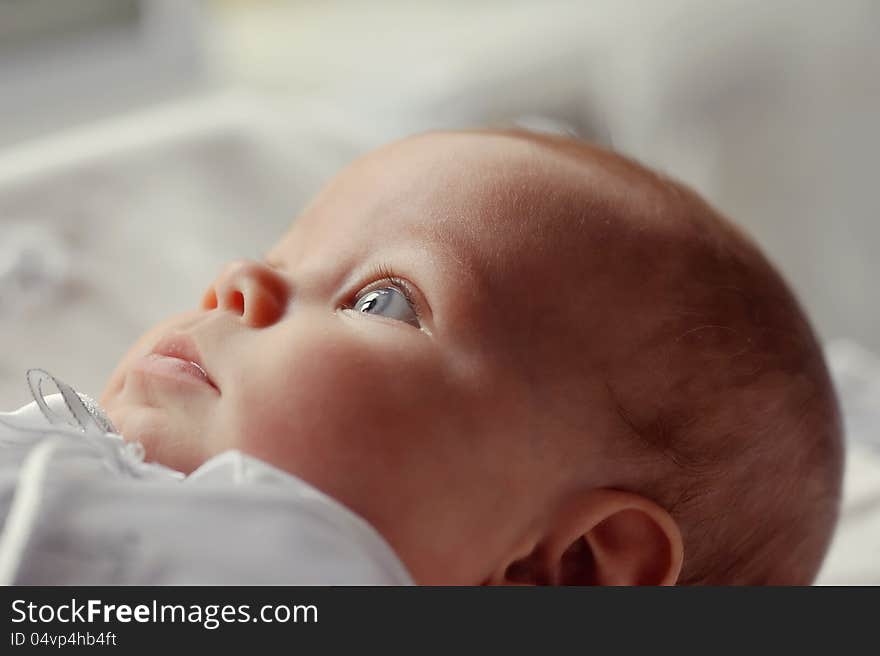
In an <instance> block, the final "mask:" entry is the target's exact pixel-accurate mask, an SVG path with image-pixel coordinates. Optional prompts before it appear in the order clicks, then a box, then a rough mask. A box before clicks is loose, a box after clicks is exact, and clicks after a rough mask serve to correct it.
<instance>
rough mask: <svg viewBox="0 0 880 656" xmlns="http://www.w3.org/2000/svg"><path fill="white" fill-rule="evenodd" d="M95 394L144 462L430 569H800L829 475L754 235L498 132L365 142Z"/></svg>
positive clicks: (804, 376)
mask: <svg viewBox="0 0 880 656" xmlns="http://www.w3.org/2000/svg"><path fill="white" fill-rule="evenodd" d="M100 405H101V406H102V407H103V408H104V409H105V411H106V413H107V415H108V416H109V418H110V420H111V421H112V423H113V424H114V425H115V427H116V430H117V431H118V432H119V433H121V434H122V435H123V436H124V438H125V439H126V440H127V441H130V442H138V443H140V444H142V445H143V447H144V449H145V453H146V459H147V460H148V461H153V462H156V463H161V464H162V465H165V466H166V467H169V468H172V469H174V470H177V471H179V472H183V473H184V474H188V473H191V472H193V471H195V470H197V469H198V468H199V467H200V466H202V465H203V464H204V463H205V462H207V461H209V460H211V459H212V458H214V457H216V456H218V455H219V454H221V453H224V452H227V451H229V450H236V451H239V452H241V453H243V454H247V455H248V456H250V457H252V458H255V459H257V460H258V461H261V462H265V463H270V464H271V465H273V466H274V467H276V468H278V469H279V470H282V471H284V472H287V473H289V474H292V475H294V476H295V477H297V478H298V479H301V480H303V481H305V482H307V483H308V484H310V485H312V486H314V487H315V488H317V489H319V490H321V491H323V493H325V494H326V495H328V496H329V497H330V498H333V499H335V500H336V501H338V502H340V503H341V504H342V505H343V506H344V507H346V508H348V509H350V510H351V511H353V512H354V513H355V514H356V515H357V516H359V517H360V518H363V519H364V520H366V522H367V523H368V524H369V525H371V526H372V527H373V528H375V529H376V531H378V533H379V534H381V536H382V537H383V538H384V539H385V540H386V541H387V543H388V545H390V547H391V548H392V549H393V552H394V553H395V554H396V555H397V556H398V557H399V558H400V560H401V561H402V563H403V564H404V565H405V567H406V569H407V570H408V572H409V574H410V575H411V576H412V579H413V580H414V581H415V582H416V583H419V584H453V585H457V584H465V585H473V584H554V585H571V584H573V585H592V584H612V585H618V584H673V583H679V584H697V583H702V584H763V583H769V584H807V583H809V582H810V581H811V580H812V579H813V577H814V575H815V573H816V571H817V569H818V567H819V565H820V563H821V561H822V558H823V555H824V553H825V550H826V548H827V545H828V543H829V540H830V537H831V534H832V531H833V528H834V525H835V521H836V515H837V507H838V500H839V495H840V482H841V459H842V446H841V429H840V420H839V414H838V408H837V404H836V400H835V395H834V391H833V388H832V386H831V383H830V380H829V376H828V373H827V371H826V367H825V363H824V360H823V357H822V353H821V350H820V348H819V346H818V345H817V341H816V338H815V336H814V334H813V332H812V330H811V328H810V325H809V323H808V321H807V319H806V317H805V316H804V314H803V312H802V310H801V309H800V308H799V306H798V304H797V302H796V300H795V299H794V298H793V296H792V294H791V293H790V291H789V290H788V289H787V287H786V285H785V284H784V282H783V281H782V280H781V278H780V276H779V275H778V274H777V273H776V272H775V271H774V269H773V268H772V266H771V265H770V264H769V263H768V262H767V261H766V259H765V258H764V257H763V256H762V255H761V253H760V252H759V251H758V249H757V248H756V247H755V246H754V245H753V244H752V243H751V242H750V241H749V240H748V239H747V238H746V237H745V236H744V235H743V234H741V233H740V232H739V231H738V230H737V229H736V228H734V227H733V226H732V225H730V224H729V223H728V222H727V221H725V220H724V219H723V218H721V217H719V216H718V215H717V214H716V213H715V211H713V210H712V208H710V207H709V206H707V205H706V204H705V203H704V202H703V201H702V200H700V199H699V198H698V197H697V196H696V195H695V194H694V193H693V192H691V191H689V190H687V189H686V188H684V187H682V186H681V185H678V184H676V183H674V182H672V181H670V180H668V179H665V178H663V177H661V176H658V175H657V174H655V173H652V172H651V171H648V170H646V169H645V168H643V167H641V166H639V165H637V164H635V163H633V162H631V161H629V160H626V159H624V158H622V157H620V156H618V155H614V154H612V153H609V152H606V151H603V150H601V149H598V148H595V147H591V146H588V145H585V144H583V143H578V142H574V141H571V140H567V139H563V138H559V137H551V136H539V135H534V134H529V133H523V132H516V131H509V132H477V131H474V132H456V133H431V134H426V135H421V136H417V137H414V138H410V139H407V140H404V141H401V142H398V143H395V144H392V145H390V146H387V147H385V148H383V149H381V150H379V151H377V152H374V153H372V154H369V155H367V156H366V157H364V158H362V159H360V160H358V161H356V162H355V163H353V164H352V165H351V166H350V167H349V168H348V169H346V170H345V171H343V172H342V173H341V174H340V175H339V176H338V177H337V178H336V179H334V180H333V181H332V182H331V183H330V184H329V185H328V186H327V187H326V188H325V189H324V190H323V191H322V192H321V193H320V194H319V196H318V197H317V198H316V199H315V200H314V202H313V203H312V204H311V205H310V206H309V207H308V208H306V209H305V210H304V212H303V213H302V216H301V217H300V218H299V219H298V220H297V221H296V222H295V223H294V224H293V227H292V229H291V230H290V231H289V232H288V233H287V234H286V235H285V236H283V237H282V238H281V240H280V241H279V242H278V243H276V244H275V245H274V246H273V247H272V248H271V249H270V250H269V251H268V253H267V254H266V256H265V259H264V260H262V261H245V260H241V261H236V262H232V263H230V264H229V265H227V266H226V267H225V268H224V269H223V270H222V272H221V273H220V274H219V276H218V277H217V278H216V279H215V280H214V281H213V282H212V283H211V284H210V285H209V286H208V289H207V291H206V292H205V294H204V297H203V298H202V300H201V304H200V306H199V307H198V308H197V309H195V310H192V311H190V312H186V313H184V314H181V315H179V316H176V317H173V318H171V319H169V320H167V321H165V322H163V323H161V324H159V325H158V326H156V327H155V328H153V329H152V330H150V331H149V332H147V333H146V334H145V335H144V336H143V337H142V338H141V339H140V340H139V341H138V342H137V343H136V344H135V345H134V346H133V347H132V349H131V350H130V351H129V353H128V354H127V355H126V356H125V357H124V358H123V359H122V361H121V362H120V364H119V365H118V367H117V368H116V370H115V372H114V373H113V375H112V377H111V379H110V380H109V382H108V384H107V387H106V389H105V390H104V392H103V394H102V395H101V398H100Z"/></svg>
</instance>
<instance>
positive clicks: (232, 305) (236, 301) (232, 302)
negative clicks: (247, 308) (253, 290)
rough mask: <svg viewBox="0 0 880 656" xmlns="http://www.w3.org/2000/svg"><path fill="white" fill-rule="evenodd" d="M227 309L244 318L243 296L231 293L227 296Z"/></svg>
mask: <svg viewBox="0 0 880 656" xmlns="http://www.w3.org/2000/svg"><path fill="white" fill-rule="evenodd" d="M229 309H230V310H232V311H233V312H238V314H240V315H242V316H244V294H242V293H241V292H233V293H231V294H230V295H229Z"/></svg>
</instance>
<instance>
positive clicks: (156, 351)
mask: <svg viewBox="0 0 880 656" xmlns="http://www.w3.org/2000/svg"><path fill="white" fill-rule="evenodd" d="M142 362H143V366H144V367H145V368H147V369H149V370H151V371H152V372H154V373H158V374H161V375H165V376H166V377H170V378H175V379H178V380H188V381H194V382H198V383H200V384H203V385H209V386H210V387H212V388H214V390H215V391H216V392H218V393H219V392H220V388H219V387H217V384H216V383H215V382H214V381H213V380H212V379H211V376H210V375H209V374H208V372H207V371H205V366H204V364H203V363H202V356H201V354H200V353H199V349H198V347H197V346H196V343H195V342H194V341H193V340H192V339H191V338H190V337H189V336H187V335H183V334H179V333H177V334H171V335H167V336H165V337H163V338H162V339H160V340H159V341H158V342H157V343H156V345H155V346H154V347H153V350H152V351H151V352H150V353H149V354H148V355H147V356H146V357H145V358H144V359H143V361H142Z"/></svg>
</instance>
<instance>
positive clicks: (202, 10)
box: [0, 0, 880, 583]
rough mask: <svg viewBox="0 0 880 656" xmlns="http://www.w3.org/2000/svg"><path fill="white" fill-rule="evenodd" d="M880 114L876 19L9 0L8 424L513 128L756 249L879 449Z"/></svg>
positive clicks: (690, 1) (838, 569)
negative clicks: (700, 200) (330, 189)
mask: <svg viewBox="0 0 880 656" xmlns="http://www.w3.org/2000/svg"><path fill="white" fill-rule="evenodd" d="M878 117H880V2H876V1H875V0H842V1H841V2H836V3H828V2H819V1H818V0H816V1H809V0H801V1H792V0H775V1H774V2H765V1H759V0H736V1H733V0H666V1H664V2H652V1H649V0H642V1H638V2H636V1H633V0H592V1H585V0H580V1H578V2H572V1H566V0H546V1H542V2H521V1H520V2H518V1H516V0H506V1H504V2H500V1H493V0H482V1H468V2H465V1H462V0H459V1H446V2H434V3H415V2H403V1H396V0H376V1H374V2H369V3H366V2H357V1H354V0H350V1H344V0H325V1H322V2H317V1H306V0H299V1H295V0H288V1H280V0H274V1H273V0H250V1H247V0H211V1H208V0H205V1H202V2H197V1H192V2H190V1H186V0H0V229H2V234H0V338H2V340H3V342H2V343H3V344H4V346H5V348H4V349H3V352H2V353H0V399H2V404H0V405H2V408H3V409H12V408H14V407H18V406H19V405H21V404H23V403H25V402H26V401H28V400H29V397H28V395H27V392H26V389H25V385H24V371H25V370H26V369H27V368H28V367H34V366H39V367H43V368H46V369H49V370H50V371H52V372H53V373H54V374H55V375H57V376H59V377H61V378H62V379H65V380H67V381H68V382H70V383H72V384H74V385H75V386H76V387H77V388H78V389H80V390H81V391H85V392H87V393H91V394H93V395H97V394H98V393H99V392H100V390H101V388H102V385H103V382H104V380H105V379H106V378H107V376H108V375H109V373H110V371H111V370H112V368H113V366H114V364H115V362H116V360H117V359H118V358H119V356H120V355H121V354H122V353H123V352H124V350H125V349H126V347H127V346H128V345H129V344H130V343H131V342H132V341H133V340H134V338H135V337H137V336H138V335H139V334H140V333H141V332H142V331H143V329H144V328H145V327H147V326H149V325H151V324H153V323H155V322H156V321H157V320H159V319H161V318H165V317H167V316H168V315H169V314H171V313H174V312H178V311H181V310H183V309H187V308H190V307H193V306H194V305H195V304H196V303H197V301H198V299H199V298H200V295H201V292H202V291H203V289H204V288H205V286H206V285H207V283H208V282H209V281H210V280H211V279H212V277H213V276H214V275H215V274H216V273H217V272H218V271H219V268H220V266H221V264H222V263H223V262H224V261H226V260H228V259H230V258H232V257H239V256H245V257H256V256H259V255H260V254H261V253H262V252H263V251H264V250H265V249H266V247H268V246H269V245H270V244H271V243H272V241H273V240H274V239H275V238H276V237H277V236H278V235H279V234H280V232H281V231H282V230H283V229H284V228H285V227H286V226H287V225H288V224H289V222H290V220H291V219H292V218H293V217H295V216H296V214H297V212H298V211H299V209H300V208H301V207H302V206H303V205H304V204H305V203H306V202H307V200H308V199H309V198H310V197H311V195H312V194H313V193H314V192H315V191H316V190H317V189H318V188H319V187H320V185H321V184H322V183H323V182H324V181H325V180H326V179H327V178H329V177H330V176H331V175H332V174H333V173H334V172H335V171H336V170H338V169H339V168H340V167H341V166H343V165H344V164H346V163H347V162H349V161H350V160H351V159H352V158H354V157H356V156H357V155H359V154H361V153H363V152H365V151H367V150H369V149H371V148H373V147H375V146H378V145H380V144H382V143H384V142H387V141H389V140H391V139H394V138H397V137H400V136H403V135H407V134H410V133H412V132H416V131H420V130H425V129H429V128H437V127H465V126H480V125H508V124H511V123H514V122H516V123H520V124H523V125H526V126H530V127H533V128H535V129H549V130H564V131H569V132H572V133H574V134H577V135H579V136H581V137H582V138H585V139H590V140H593V141H597V142H599V143H602V144H605V145H608V146H610V147H613V148H615V149H617V150H620V151H621V152H623V153H625V154H628V155H630V156H634V157H636V158H637V159H640V160H641V161H643V162H645V163H647V164H649V165H652V166H656V167H659V168H661V169H662V170H664V171H666V172H667V173H669V174H672V175H673V176H676V177H679V178H681V179H683V180H684V181H686V182H687V183H689V184H690V185H691V186H693V187H695V188H696V189H697V190H698V191H700V192H701V193H702V194H703V195H704V196H705V197H707V198H708V199H709V200H710V201H711V202H712V203H713V204H715V205H716V206H717V207H719V208H720V209H721V210H722V211H724V212H725V213H727V214H728V215H730V216H731V217H733V218H734V219H735V220H736V221H737V222H739V223H741V224H742V225H744V226H745V227H746V228H747V229H748V230H749V231H750V232H751V233H752V235H753V236H754V237H755V238H756V239H757V240H758V242H759V243H760V244H761V245H762V246H763V247H764V248H765V250H766V251H767V252H768V254H769V255H770V257H771V259H773V260H774V261H775V262H776V263H777V264H778V266H779V267H780V268H781V269H782V271H783V272H784V274H785V275H786V277H787V278H788V280H789V281H790V283H791V285H792V286H793V287H794V289H795V290H796V292H797V293H798V295H799V296H800V298H801V299H802V301H803V303H804V305H805V306H806V308H807V310H808V312H809V313H810V315H811V316H812V318H813V319H814V322H815V324H816V327H817V329H818V330H819V332H820V334H821V336H822V338H823V340H825V342H826V343H827V344H828V352H829V357H830V360H831V363H832V367H833V369H834V372H835V376H836V378H837V381H838V385H839V388H840V390H841V397H842V400H843V402H844V406H845V408H846V412H847V422H848V428H849V432H850V439H851V440H852V441H853V443H858V444H861V445H867V446H868V447H869V448H870V447H876V448H880V437H878V431H877V429H876V426H878V425H880V423H878V422H880V364H878V362H880V361H878V359H877V357H876V356H875V355H874V354H875V353H880V307H878V303H877V297H878V295H877V292H876V291H875V286H876V284H877V280H878V279H880V258H878V257H877V250H878V246H880V194H878V189H880V179H878V164H877V160H878V152H880V128H878V126H877V122H878ZM859 448H861V447H859ZM858 453H860V454H861V453H865V454H866V455H864V458H862V457H861V456H860V459H859V463H862V464H864V463H867V462H869V459H870V456H869V455H867V454H868V453H869V451H864V452H863V451H859V452H858ZM859 466H861V464H859ZM865 466H866V467H867V465H865ZM878 472H880V469H870V468H869V469H866V470H865V471H864V472H863V474H862V478H863V479H865V480H868V479H870V478H871V477H874V478H875V479H877V480H880V474H878ZM856 487H857V489H856V488H850V489H849V491H848V495H849V496H850V497H851V498H854V497H853V496H852V495H854V494H855V495H856V497H857V500H860V501H861V502H862V506H861V507H865V505H864V504H865V499H867V500H868V502H870V503H869V504H868V505H869V506H870V504H871V503H873V504H874V506H876V507H877V508H878V512H875V513H874V517H873V519H871V520H870V522H873V524H869V525H866V524H864V522H863V520H860V519H858V518H856V519H851V518H849V519H847V520H846V521H849V522H850V525H851V526H852V528H850V529H848V530H849V531H850V533H851V534H856V533H858V532H859V531H862V533H859V536H860V537H859V539H858V540H856V541H854V542H847V543H846V544H841V545H838V546H836V547H835V549H836V551H835V552H834V553H833V554H832V558H831V559H830V564H829V567H831V568H832V571H831V573H830V574H826V575H825V578H824V579H823V580H825V581H830V582H844V583H845V582H869V581H867V580H865V577H866V576H869V575H868V574H865V570H864V568H863V567H862V569H859V568H858V567H856V566H855V565H853V563H857V564H858V563H863V562H867V560H870V559H873V561H874V562H880V521H878V519H880V488H878V486H877V485H876V484H875V485H873V487H872V486H871V485H870V484H868V485H867V486H863V487H858V486H856ZM854 489H855V492H854V491H853V490H854ZM860 494H861V495H862V496H858V495H860ZM865 495H867V496H865ZM863 515H864V513H863ZM860 521H861V522H863V523H861V524H860V523H859V522H860ZM866 526H867V528H866ZM871 531H873V532H871ZM866 544H868V545H869V546H868V548H867V550H866V547H865V545H866ZM853 545H855V546H853ZM853 554H855V555H853ZM866 559H867V560H866ZM847 568H849V569H847ZM854 568H855V569H854ZM875 569H876V568H875ZM870 576H874V577H875V581H874V582H880V573H878V572H877V571H874V572H873V574H871V575H870Z"/></svg>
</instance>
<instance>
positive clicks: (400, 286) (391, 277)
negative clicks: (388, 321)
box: [349, 264, 422, 321]
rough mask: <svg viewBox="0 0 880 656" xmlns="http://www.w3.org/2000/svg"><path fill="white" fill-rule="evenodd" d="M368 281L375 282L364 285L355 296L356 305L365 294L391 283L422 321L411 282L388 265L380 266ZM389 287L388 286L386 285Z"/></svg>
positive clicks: (371, 273) (374, 270)
mask: <svg viewBox="0 0 880 656" xmlns="http://www.w3.org/2000/svg"><path fill="white" fill-rule="evenodd" d="M367 279H368V280H372V281H373V282H371V283H368V284H366V285H363V286H362V288H361V290H360V291H359V292H358V293H357V294H356V295H355V301H354V303H357V299H359V298H360V297H361V296H364V295H365V294H369V293H370V292H371V291H375V290H376V289H380V288H381V287H382V286H383V285H382V283H390V284H391V285H392V286H394V287H395V288H396V289H397V290H398V291H400V293H401V294H403V297H404V298H405V299H406V301H407V303H409V304H410V306H411V307H412V309H413V312H415V313H416V317H417V318H418V319H419V320H420V321H421V319H422V311H421V308H420V307H419V303H418V301H417V300H416V299H415V294H413V292H412V287H411V285H410V283H409V282H407V281H406V280H404V279H403V278H401V277H400V276H398V275H397V274H395V273H394V271H393V270H392V269H391V267H389V266H388V265H386V264H379V265H377V266H376V267H375V268H373V269H372V271H371V272H370V274H369V277H368V278H367ZM386 286H387V285H386ZM354 303H351V304H350V305H349V307H350V308H351V307H354Z"/></svg>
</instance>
